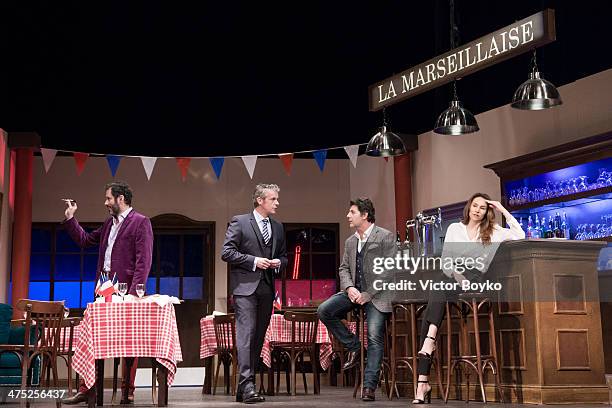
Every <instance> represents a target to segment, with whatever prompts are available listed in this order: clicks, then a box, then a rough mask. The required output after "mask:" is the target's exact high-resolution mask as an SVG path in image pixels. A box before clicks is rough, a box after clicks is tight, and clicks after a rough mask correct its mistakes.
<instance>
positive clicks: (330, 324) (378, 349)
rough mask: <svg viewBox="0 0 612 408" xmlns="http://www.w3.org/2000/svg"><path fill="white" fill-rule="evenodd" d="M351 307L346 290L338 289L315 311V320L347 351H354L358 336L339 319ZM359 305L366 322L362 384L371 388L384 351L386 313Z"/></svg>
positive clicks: (367, 305) (373, 386)
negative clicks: (365, 351)
mask: <svg viewBox="0 0 612 408" xmlns="http://www.w3.org/2000/svg"><path fill="white" fill-rule="evenodd" d="M353 307H355V304H354V303H353V302H351V300H350V299H349V297H348V295H347V293H346V292H340V293H336V294H335V295H333V296H332V297H330V298H329V299H327V300H326V301H325V302H323V303H321V305H320V306H319V309H318V311H317V312H318V314H319V319H320V320H321V321H322V322H323V324H325V326H326V327H327V329H328V330H329V331H330V332H331V333H332V334H333V335H334V337H336V338H337V339H338V340H339V341H340V343H342V344H343V345H344V347H346V349H347V350H349V351H358V350H359V348H360V346H361V345H360V342H359V338H358V337H357V336H356V335H355V334H353V333H351V332H350V330H349V329H348V328H347V327H346V326H345V325H344V324H343V323H342V321H341V320H342V319H344V318H345V317H346V314H347V313H348V312H350V311H351V309H352V308H353ZM363 307H364V309H365V314H366V316H367V321H366V323H367V325H368V362H367V365H366V368H365V371H364V380H363V386H364V387H365V388H372V389H374V390H375V389H376V386H377V385H378V378H379V376H380V364H381V362H382V358H383V354H384V342H385V320H386V319H387V316H388V313H382V312H380V311H379V310H378V309H376V307H375V306H374V305H373V304H372V302H368V303H366V304H365V305H363Z"/></svg>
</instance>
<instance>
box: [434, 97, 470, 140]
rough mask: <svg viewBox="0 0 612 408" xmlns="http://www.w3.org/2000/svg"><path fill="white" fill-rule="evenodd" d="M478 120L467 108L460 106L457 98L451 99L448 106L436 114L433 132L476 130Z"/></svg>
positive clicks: (457, 132) (457, 133) (459, 133)
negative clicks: (438, 114)
mask: <svg viewBox="0 0 612 408" xmlns="http://www.w3.org/2000/svg"><path fill="white" fill-rule="evenodd" d="M479 130H480V128H479V127H478V122H476V118H475V117H474V115H472V112H470V111H469V110H467V109H464V108H463V107H462V106H461V102H459V101H458V100H456V99H455V100H452V101H451V103H450V107H449V108H448V109H447V110H445V111H444V112H442V113H441V114H440V116H438V120H437V121H436V126H435V128H434V132H436V133H439V134H441V135H453V136H457V135H463V134H466V133H473V132H478V131H479Z"/></svg>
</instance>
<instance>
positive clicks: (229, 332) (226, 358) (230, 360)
mask: <svg viewBox="0 0 612 408" xmlns="http://www.w3.org/2000/svg"><path fill="white" fill-rule="evenodd" d="M213 324H214V327H215V338H216V339H217V369H216V370H215V378H214V381H213V390H212V393H213V394H215V393H216V392H217V381H218V380H219V368H220V367H221V363H223V366H224V374H225V375H224V379H225V393H226V394H228V393H229V391H230V385H231V392H232V395H236V375H237V371H238V356H237V353H236V318H235V316H234V315H233V314H228V315H223V316H215V317H214V318H213ZM230 365H231V369H232V374H231V375H232V378H231V381H230V379H229V374H230Z"/></svg>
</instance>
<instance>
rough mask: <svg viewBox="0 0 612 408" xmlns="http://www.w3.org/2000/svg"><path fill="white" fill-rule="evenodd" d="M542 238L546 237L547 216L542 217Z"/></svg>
mask: <svg viewBox="0 0 612 408" xmlns="http://www.w3.org/2000/svg"><path fill="white" fill-rule="evenodd" d="M540 238H546V216H545V215H544V216H543V217H542V218H541V219H540Z"/></svg>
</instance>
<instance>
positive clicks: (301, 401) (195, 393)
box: [5, 386, 605, 408]
mask: <svg viewBox="0 0 612 408" xmlns="http://www.w3.org/2000/svg"><path fill="white" fill-rule="evenodd" d="M201 391H202V390H201V388H192V387H189V388H187V387H175V388H171V389H170V394H169V398H168V403H169V404H168V406H169V407H240V406H246V405H245V404H242V403H237V402H235V397H231V396H228V395H224V394H222V393H221V394H217V395H202V393H201ZM221 391H222V390H221V387H219V392H221ZM309 391H310V390H309ZM110 400H111V392H110V391H107V392H105V394H104V401H105V403H106V405H104V406H105V407H113V406H114V407H119V406H120V405H118V404H116V405H111V404H110ZM410 402H411V401H410V400H409V399H404V398H403V399H400V400H397V399H394V400H392V401H389V400H388V399H387V398H386V397H383V395H382V393H381V392H380V391H379V392H377V394H376V402H374V403H372V402H363V401H361V400H354V399H353V391H352V388H336V387H329V386H323V387H322V389H321V394H320V395H317V396H314V395H312V393H310V394H308V395H304V394H303V392H302V393H299V390H298V395H296V396H293V397H292V396H288V395H287V394H286V393H281V395H278V396H274V397H266V402H264V403H260V404H255V406H257V407H316V408H328V407H329V408H332V407H333V408H338V407H347V408H348V407H349V406H370V407H411V406H412V404H411V403H410ZM431 402H432V404H431V405H428V407H432V408H437V407H440V408H441V407H449V408H452V407H462V408H467V407H484V406H490V407H499V408H511V407H526V408H527V407H534V405H519V404H497V403H493V404H487V405H484V404H482V403H478V402H470V403H469V405H466V404H465V402H464V401H449V403H448V404H444V402H443V401H442V400H434V399H432V401H431ZM9 405H10V404H7V405H5V406H9ZM32 406H33V407H43V406H45V407H52V406H55V404H53V403H50V402H37V403H34V404H32ZM77 406H81V407H84V406H85V404H81V405H77ZM130 406H133V407H135V408H138V407H154V406H155V405H153V404H152V401H151V390H150V389H147V388H139V389H137V390H136V394H135V404H134V405H130ZM251 406H253V405H251ZM604 406H605V405H590V406H589V407H593V408H598V407H604ZM584 407H585V405H563V408H584Z"/></svg>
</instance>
